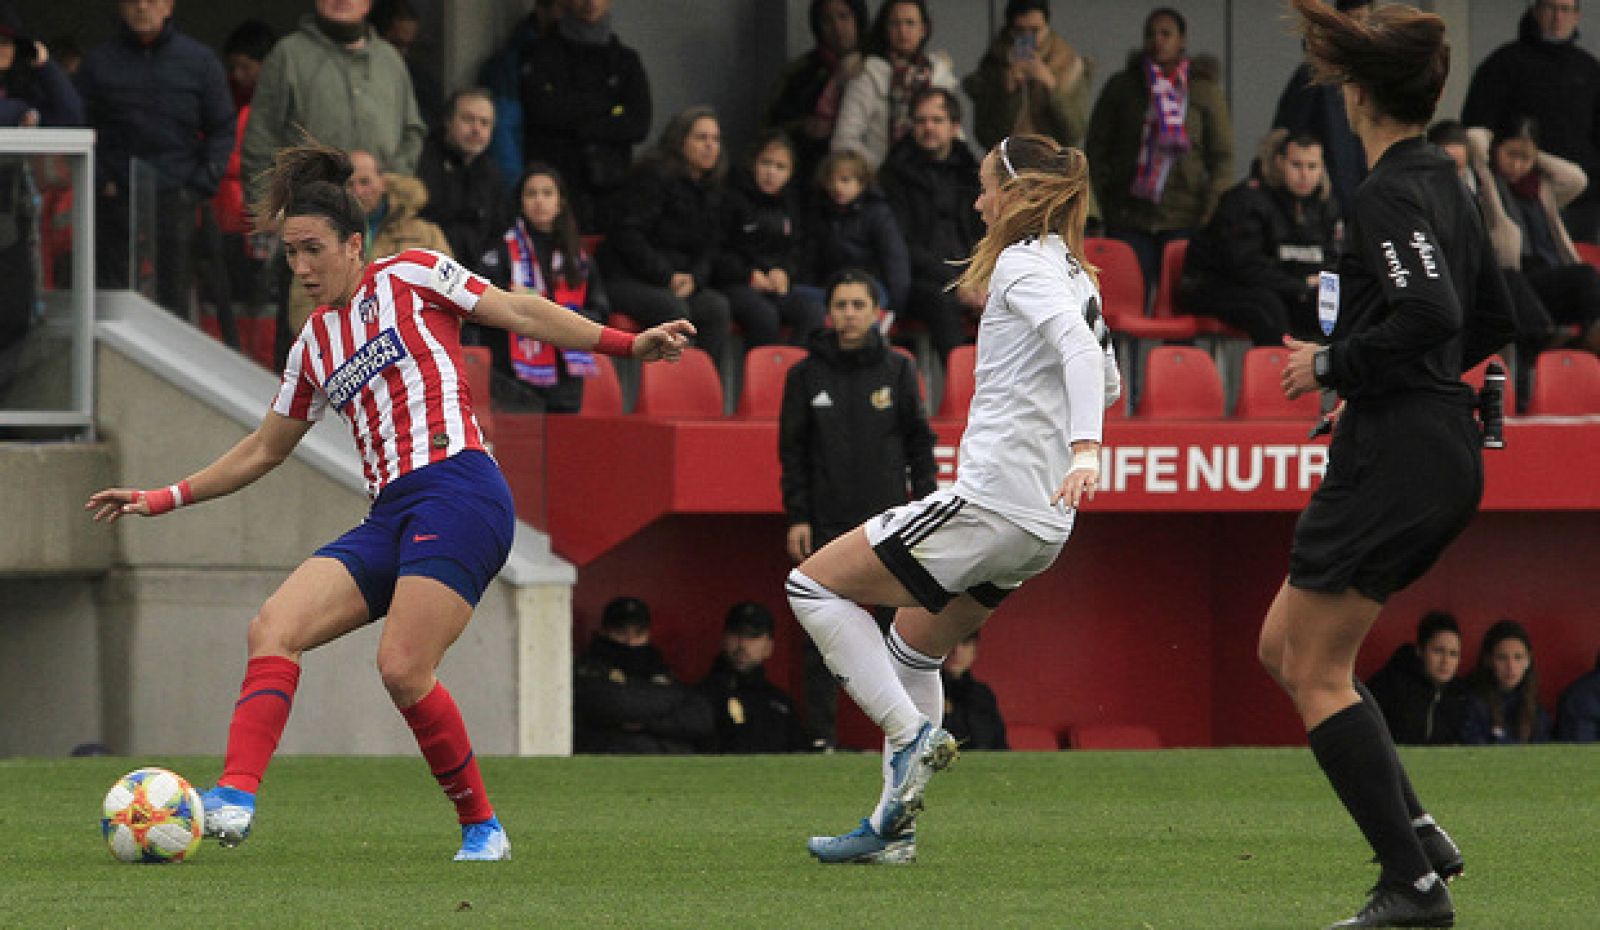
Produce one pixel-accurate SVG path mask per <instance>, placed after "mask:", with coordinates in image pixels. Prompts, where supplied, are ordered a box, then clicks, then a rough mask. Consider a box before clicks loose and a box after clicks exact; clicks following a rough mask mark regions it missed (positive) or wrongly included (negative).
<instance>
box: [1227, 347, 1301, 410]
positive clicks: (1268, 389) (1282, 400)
mask: <svg viewBox="0 0 1600 930" xmlns="http://www.w3.org/2000/svg"><path fill="white" fill-rule="evenodd" d="M1288 363H1289V350H1288V349H1280V348H1278V347H1276V346H1256V347H1255V348H1253V349H1250V350H1248V351H1246V352H1245V354H1244V366H1243V368H1242V369H1241V370H1240V377H1239V403H1238V406H1236V407H1235V408H1234V411H1233V415H1234V416H1236V417H1242V418H1244V419H1254V420H1315V419H1316V418H1317V414H1319V413H1321V411H1322V404H1321V397H1320V396H1319V395H1318V394H1317V392H1316V391H1311V392H1309V393H1306V394H1301V395H1300V396H1299V397H1297V398H1295V399H1294V400H1290V399H1289V398H1287V397H1285V396H1283V382H1282V377H1283V366H1285V365H1287V364H1288Z"/></svg>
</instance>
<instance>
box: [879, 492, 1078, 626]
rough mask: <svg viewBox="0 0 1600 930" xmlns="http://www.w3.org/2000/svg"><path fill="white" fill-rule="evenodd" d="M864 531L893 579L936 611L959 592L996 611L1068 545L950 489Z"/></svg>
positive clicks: (887, 516)
mask: <svg viewBox="0 0 1600 930" xmlns="http://www.w3.org/2000/svg"><path fill="white" fill-rule="evenodd" d="M864 527H865V529H866V531H867V542H869V543H871V544H872V548H873V551H875V552H876V553H878V558H880V559H882V560H883V564H884V565H885V566H886V567H887V568H888V569H889V571H890V573H891V574H893V575H894V576H895V577H896V578H897V579H899V580H900V583H901V584H903V585H905V587H906V590H907V591H909V592H911V596H912V597H915V598H916V599H917V603H919V604H921V605H922V606H923V607H926V608H927V609H928V610H929V611H931V612H933V613H938V612H939V611H941V610H944V608H945V606H946V605H947V604H949V603H950V601H951V600H953V599H954V598H955V597H957V596H958V595H961V594H970V595H972V599H973V600H975V601H977V602H978V603H980V604H982V605H983V606H985V607H987V608H989V609H990V610H993V609H994V608H996V607H998V606H1000V602H1001V601H1002V600H1003V599H1004V598H1005V596H1006V595H1007V594H1010V593H1011V592H1012V591H1014V590H1016V589H1017V588H1018V587H1020V586H1021V585H1022V583H1023V582H1024V581H1027V580H1028V579H1029V578H1032V577H1033V576H1034V575H1037V574H1039V573H1040V572H1042V571H1044V570H1045V569H1047V568H1049V567H1050V566H1051V565H1052V564H1053V563H1054V562H1055V560H1056V556H1058V555H1060V554H1061V548H1062V546H1063V545H1065V544H1064V543H1053V542H1045V541H1044V540H1041V539H1040V538H1039V537H1037V536H1034V535H1033V534H1032V533H1029V532H1028V531H1026V530H1024V529H1022V528H1021V527H1019V526H1017V525H1016V524H1015V523H1012V522H1011V521H1010V520H1007V519H1006V518H1005V517H1002V516H1000V515H999V514H997V513H995V512H994V511H992V510H986V509H984V508H982V507H979V506H978V505H976V504H974V503H972V502H970V501H967V500H965V499H963V498H961V497H960V496H958V495H957V494H956V493H955V492H954V491H951V490H943V491H935V492H934V493H932V494H930V495H928V496H927V497H924V498H923V499H922V500H919V501H912V502H911V503H909V504H905V505H903V506H900V507H895V508H892V509H890V510H885V511H884V512H883V513H881V514H878V515H877V516H875V517H873V518H872V519H870V520H868V521H867V522H866V523H865V524H864Z"/></svg>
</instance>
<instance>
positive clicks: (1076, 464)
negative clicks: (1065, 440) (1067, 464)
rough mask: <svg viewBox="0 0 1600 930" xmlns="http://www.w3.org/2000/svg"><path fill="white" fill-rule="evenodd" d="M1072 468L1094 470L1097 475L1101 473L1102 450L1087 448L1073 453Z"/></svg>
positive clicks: (1074, 469) (1075, 469)
mask: <svg viewBox="0 0 1600 930" xmlns="http://www.w3.org/2000/svg"><path fill="white" fill-rule="evenodd" d="M1072 470H1073V471H1092V472H1094V473H1095V474H1096V475H1098V474H1100V450H1098V449H1096V450H1094V451H1089V450H1085V451H1083V452H1074V453H1072Z"/></svg>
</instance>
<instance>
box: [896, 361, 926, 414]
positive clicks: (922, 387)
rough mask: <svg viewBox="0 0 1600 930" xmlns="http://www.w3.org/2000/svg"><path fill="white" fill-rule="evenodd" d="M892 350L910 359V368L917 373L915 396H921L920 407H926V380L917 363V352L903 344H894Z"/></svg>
mask: <svg viewBox="0 0 1600 930" xmlns="http://www.w3.org/2000/svg"><path fill="white" fill-rule="evenodd" d="M894 350H895V351H896V352H899V353H900V354H901V355H904V356H905V357H906V358H907V359H908V360H910V362H911V370H912V371H914V372H916V373H917V396H918V397H920V398H922V409H924V410H926V409H928V382H927V381H925V380H923V377H922V366H921V365H918V364H917V353H915V352H913V351H911V350H910V349H908V348H906V347H905V346H895V347H894Z"/></svg>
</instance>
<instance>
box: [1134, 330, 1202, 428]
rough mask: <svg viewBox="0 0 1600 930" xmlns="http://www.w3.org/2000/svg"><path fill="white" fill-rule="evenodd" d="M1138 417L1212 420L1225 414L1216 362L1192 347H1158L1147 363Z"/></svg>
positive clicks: (1152, 351) (1151, 353)
mask: <svg viewBox="0 0 1600 930" xmlns="http://www.w3.org/2000/svg"><path fill="white" fill-rule="evenodd" d="M1137 414H1138V416H1140V417H1144V418H1147V419H1153V420H1211V419H1216V418H1219V417H1221V416H1222V377H1221V376H1220V375H1218V374H1217V366H1216V363H1215V362H1213V361H1211V356H1210V355H1207V354H1206V353H1205V352H1204V351H1202V350H1200V349H1196V348H1194V347H1192V346H1157V347H1156V348H1154V349H1151V350H1150V357H1149V358H1148V359H1147V360H1146V362H1145V371H1144V394H1143V396H1142V397H1141V398H1140V400H1139V409H1138V411H1137Z"/></svg>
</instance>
